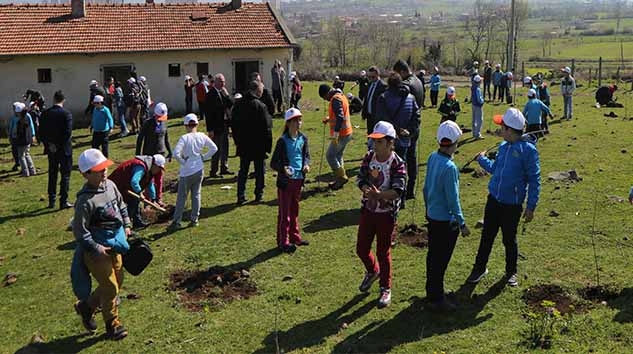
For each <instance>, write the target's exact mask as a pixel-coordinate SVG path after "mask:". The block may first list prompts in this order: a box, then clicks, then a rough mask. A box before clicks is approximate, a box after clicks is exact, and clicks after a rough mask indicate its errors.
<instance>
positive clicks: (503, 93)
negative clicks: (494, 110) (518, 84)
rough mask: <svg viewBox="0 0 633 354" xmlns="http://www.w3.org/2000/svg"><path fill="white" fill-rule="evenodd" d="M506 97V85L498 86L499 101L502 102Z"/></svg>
mask: <svg viewBox="0 0 633 354" xmlns="http://www.w3.org/2000/svg"><path fill="white" fill-rule="evenodd" d="M505 98H506V87H505V86H499V101H500V102H502V103H503V101H504V100H505Z"/></svg>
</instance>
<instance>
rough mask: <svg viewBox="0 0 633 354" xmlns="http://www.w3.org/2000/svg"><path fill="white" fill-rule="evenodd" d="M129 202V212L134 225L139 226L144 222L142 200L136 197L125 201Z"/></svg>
mask: <svg viewBox="0 0 633 354" xmlns="http://www.w3.org/2000/svg"><path fill="white" fill-rule="evenodd" d="M125 203H126V204H127V212H128V214H129V216H130V219H132V223H133V226H139V225H141V224H142V223H143V219H142V218H141V206H140V201H139V200H138V199H136V198H129V199H128V200H126V201H125Z"/></svg>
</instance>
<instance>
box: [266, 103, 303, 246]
mask: <svg viewBox="0 0 633 354" xmlns="http://www.w3.org/2000/svg"><path fill="white" fill-rule="evenodd" d="M301 117H302V114H301V112H300V111H299V110H298V109H296V108H290V109H289V110H288V111H287V112H286V115H285V121H286V126H285V127H284V132H283V134H282V135H281V137H280V138H279V140H277V144H276V145H275V151H274V152H273V156H272V158H271V159H270V167H271V168H272V169H273V170H275V171H277V197H278V199H279V216H278V220H277V247H279V249H281V250H282V251H284V252H286V253H292V252H294V251H296V249H297V246H307V245H309V244H310V242H308V241H307V240H304V239H302V238H301V235H300V233H299V200H301V187H302V186H303V181H304V179H305V174H306V173H308V172H309V171H310V149H309V148H308V138H307V137H306V136H305V135H303V133H301V132H300V131H299V129H300V128H301Z"/></svg>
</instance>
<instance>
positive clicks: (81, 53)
mask: <svg viewBox="0 0 633 354" xmlns="http://www.w3.org/2000/svg"><path fill="white" fill-rule="evenodd" d="M294 46H295V44H288V45H283V46H281V45H274V46H256V47H255V46H254V47H209V48H190V49H189V48H187V49H183V48H161V49H155V50H118V51H112V50H110V51H98V52H80V51H66V52H43V53H42V52H16V53H0V58H1V57H12V56H17V55H32V56H43V55H99V54H127V53H134V54H136V53H159V52H190V51H202V50H227V49H228V50H240V49H246V50H265V49H287V48H292V47H294Z"/></svg>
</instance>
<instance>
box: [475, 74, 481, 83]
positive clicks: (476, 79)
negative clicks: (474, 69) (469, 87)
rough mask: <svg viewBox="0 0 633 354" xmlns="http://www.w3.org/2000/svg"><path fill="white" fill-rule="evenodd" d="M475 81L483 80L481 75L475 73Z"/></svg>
mask: <svg viewBox="0 0 633 354" xmlns="http://www.w3.org/2000/svg"><path fill="white" fill-rule="evenodd" d="M473 81H474V82H481V76H479V75H475V77H473Z"/></svg>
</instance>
